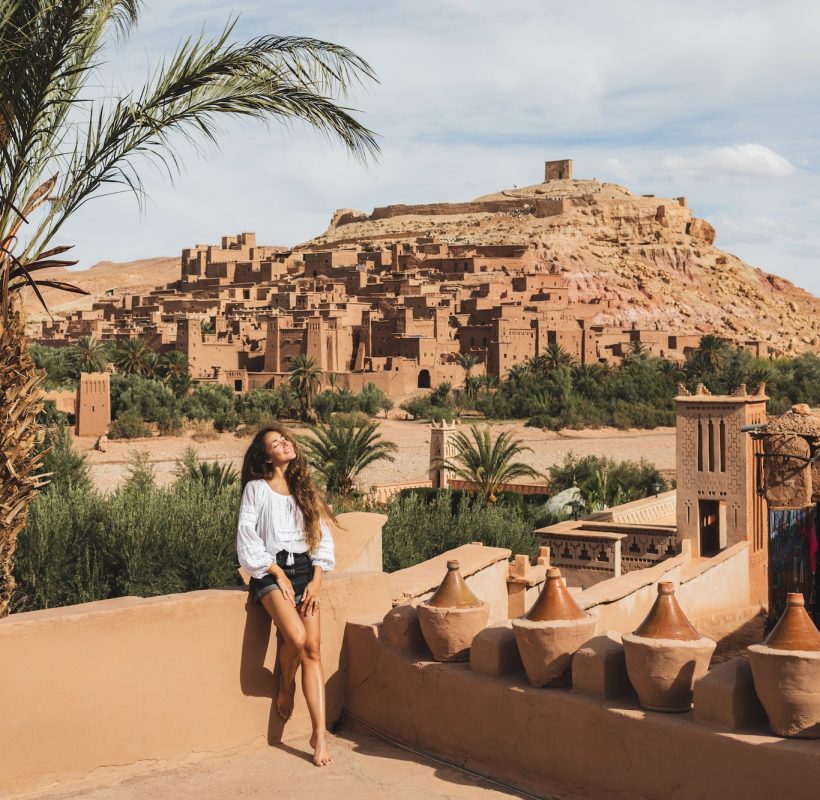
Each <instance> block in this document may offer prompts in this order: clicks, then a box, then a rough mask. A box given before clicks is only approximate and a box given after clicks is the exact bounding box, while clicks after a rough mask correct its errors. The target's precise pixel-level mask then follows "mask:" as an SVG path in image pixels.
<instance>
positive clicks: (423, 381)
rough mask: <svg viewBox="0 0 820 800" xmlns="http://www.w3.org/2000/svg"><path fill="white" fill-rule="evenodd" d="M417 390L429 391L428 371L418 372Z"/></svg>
mask: <svg viewBox="0 0 820 800" xmlns="http://www.w3.org/2000/svg"><path fill="white" fill-rule="evenodd" d="M418 388H419V389H429V388H430V370H429V369H423V370H421V372H419V386H418Z"/></svg>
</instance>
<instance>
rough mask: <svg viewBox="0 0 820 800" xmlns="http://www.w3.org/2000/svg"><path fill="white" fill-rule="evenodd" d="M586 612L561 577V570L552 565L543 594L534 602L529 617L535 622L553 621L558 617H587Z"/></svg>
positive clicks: (542, 590) (548, 571)
mask: <svg viewBox="0 0 820 800" xmlns="http://www.w3.org/2000/svg"><path fill="white" fill-rule="evenodd" d="M585 618H586V614H585V613H584V611H583V610H582V609H581V607H580V606H579V605H578V603H576V602H575V600H574V598H573V597H572V595H571V594H570V593H569V590H568V589H567V587H566V586H565V585H564V581H563V579H562V578H561V570H560V569H558V568H557V567H550V568H549V569H548V570H547V579H546V581H544V588H543V589H541V594H539V595H538V599H537V600H536V601H535V602H534V603H533V605H532V608H531V609H530V610H529V613H528V614H527V619H528V620H531V621H533V622H552V621H554V620H558V619H585Z"/></svg>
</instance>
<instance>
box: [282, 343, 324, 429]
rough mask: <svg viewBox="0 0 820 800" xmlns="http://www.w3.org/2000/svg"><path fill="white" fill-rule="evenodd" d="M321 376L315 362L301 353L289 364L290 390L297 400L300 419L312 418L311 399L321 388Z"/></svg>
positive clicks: (320, 370)
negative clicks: (300, 411) (300, 412)
mask: <svg viewBox="0 0 820 800" xmlns="http://www.w3.org/2000/svg"><path fill="white" fill-rule="evenodd" d="M323 375H324V373H323V372H322V369H321V367H319V365H318V364H317V363H316V361H315V360H314V359H312V358H310V357H308V356H306V355H304V354H302V353H300V354H299V355H298V356H296V357H295V358H293V359H292V360H291V362H290V388H291V389H292V390H293V393H294V394H295V395H296V396H297V397H298V398H299V404H300V405H301V407H302V419H312V418H313V398H314V397H316V394H317V393H318V391H319V389H320V388H321V386H322V376H323Z"/></svg>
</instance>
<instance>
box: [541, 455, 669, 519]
mask: <svg viewBox="0 0 820 800" xmlns="http://www.w3.org/2000/svg"><path fill="white" fill-rule="evenodd" d="M549 483H550V490H551V491H552V493H553V494H557V493H558V492H560V491H563V490H564V489H569V488H570V487H571V486H573V485H576V486H578V488H579V489H580V490H581V495H582V497H583V498H584V501H585V503H586V506H587V508H588V509H597V508H604V507H611V506H614V505H619V504H620V503H628V502H630V501H632V500H638V499H640V498H641V497H648V496H650V495H652V494H654V493H655V485H656V484H657V485H658V486H659V491H661V492H665V491H666V490H667V489H668V488H669V484H668V483H667V481H666V479H665V478H664V477H663V475H661V473H660V472H659V471H658V469H657V467H655V465H654V464H650V463H649V462H648V461H646V459H643V458H642V459H641V460H640V461H614V460H613V459H611V458H607V457H605V456H594V455H590V456H584V457H583V458H578V457H577V456H575V455H574V454H573V453H567V455H566V456H565V457H564V461H563V463H561V464H553V466H551V467H550V468H549Z"/></svg>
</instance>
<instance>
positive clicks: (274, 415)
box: [235, 386, 298, 425]
mask: <svg viewBox="0 0 820 800" xmlns="http://www.w3.org/2000/svg"><path fill="white" fill-rule="evenodd" d="M235 405H236V410H237V412H238V413H239V416H240V417H241V419H242V422H244V423H245V424H246V425H259V424H261V423H262V422H267V421H274V420H278V419H282V418H292V417H294V416H296V414H297V413H298V404H297V403H296V401H295V399H294V397H293V393H292V392H291V391H290V389H289V388H288V387H287V386H283V387H280V388H279V389H264V388H262V387H261V386H256V387H254V388H253V389H251V390H250V391H249V392H247V393H246V394H244V395H242V396H240V397H238V398H237V399H236V404H235Z"/></svg>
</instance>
